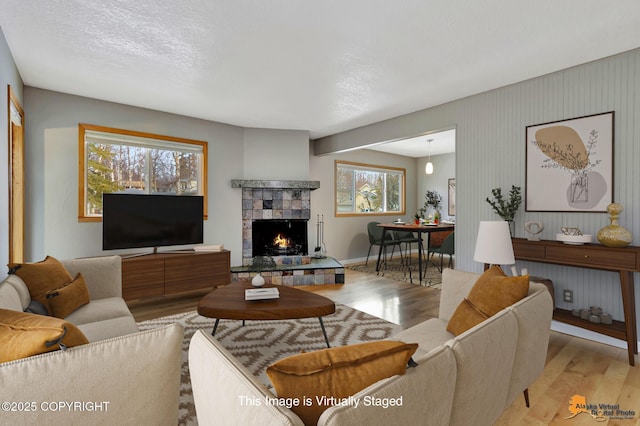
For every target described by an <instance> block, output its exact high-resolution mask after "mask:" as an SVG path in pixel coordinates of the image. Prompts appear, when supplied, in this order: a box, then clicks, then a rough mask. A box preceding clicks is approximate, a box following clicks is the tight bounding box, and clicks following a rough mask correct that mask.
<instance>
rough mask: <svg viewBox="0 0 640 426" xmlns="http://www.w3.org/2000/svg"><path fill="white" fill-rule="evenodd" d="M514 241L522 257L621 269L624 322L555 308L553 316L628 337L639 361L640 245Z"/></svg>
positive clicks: (629, 347)
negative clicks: (639, 282) (638, 284)
mask: <svg viewBox="0 0 640 426" xmlns="http://www.w3.org/2000/svg"><path fill="white" fill-rule="evenodd" d="M512 241H513V252H514V254H515V257H516V259H518V260H527V261H531V262H540V263H551V264H555V265H564V266H575V267H578V268H590V269H598V270H603V271H611V272H617V273H618V274H619V275H620V288H621V289H622V306H623V310H624V322H621V321H614V322H613V324H612V325H606V324H594V323H592V322H590V321H587V320H583V319H581V318H579V317H574V316H573V315H572V314H571V311H568V310H566V309H555V311H554V313H553V319H554V320H556V321H561V322H564V323H567V324H571V325H574V326H577V327H582V328H584V329H587V330H591V331H595V332H597V333H601V334H604V335H606V336H611V337H615V338H617V339H621V340H626V342H627V353H628V355H629V364H630V365H635V363H634V354H637V353H638V331H637V327H636V305H635V289H634V283H633V273H634V272H640V247H634V246H627V247H623V248H613V247H605V246H603V245H600V244H584V245H569V244H563V243H561V242H559V241H547V240H542V241H529V240H526V239H524V238H514V239H513V240H512Z"/></svg>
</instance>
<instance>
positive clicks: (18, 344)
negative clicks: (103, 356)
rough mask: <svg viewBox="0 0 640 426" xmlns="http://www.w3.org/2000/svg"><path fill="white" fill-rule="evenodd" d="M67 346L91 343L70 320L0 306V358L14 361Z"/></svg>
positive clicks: (0, 360)
mask: <svg viewBox="0 0 640 426" xmlns="http://www.w3.org/2000/svg"><path fill="white" fill-rule="evenodd" d="M60 343H62V344H63V345H64V346H66V347H72V346H78V345H83V344H85V343H89V341H88V340H87V338H86V337H85V335H84V334H83V333H82V331H80V329H78V327H76V326H75V325H73V324H71V323H70V322H68V321H64V320H61V319H59V318H54V317H47V316H43V315H36V314H30V313H26V312H20V311H11V310H8V309H0V362H8V361H13V360H15V359H21V358H26V357H28V356H32V355H38V354H41V353H45V352H51V351H54V350H57V349H60Z"/></svg>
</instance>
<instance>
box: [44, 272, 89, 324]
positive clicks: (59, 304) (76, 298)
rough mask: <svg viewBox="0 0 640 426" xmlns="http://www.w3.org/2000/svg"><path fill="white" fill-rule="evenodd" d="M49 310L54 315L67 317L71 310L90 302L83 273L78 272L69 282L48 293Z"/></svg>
mask: <svg viewBox="0 0 640 426" xmlns="http://www.w3.org/2000/svg"><path fill="white" fill-rule="evenodd" d="M47 301H48V303H49V312H50V313H51V315H53V316H54V317H58V318H66V317H67V316H68V315H69V314H70V313H71V312H73V311H75V310H76V309H78V308H79V307H80V306H82V305H86V304H87V303H89V289H88V288H87V283H86V282H85V281H84V277H83V276H82V274H80V273H78V275H76V277H75V278H74V279H73V281H71V282H70V283H69V284H65V285H64V286H62V287H60V288H58V289H56V290H51V291H49V292H48V293H47Z"/></svg>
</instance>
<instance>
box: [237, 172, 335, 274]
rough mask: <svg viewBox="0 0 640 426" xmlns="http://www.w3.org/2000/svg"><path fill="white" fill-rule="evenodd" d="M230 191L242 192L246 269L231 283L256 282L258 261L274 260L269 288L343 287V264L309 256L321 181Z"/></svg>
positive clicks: (246, 183)
mask: <svg viewBox="0 0 640 426" xmlns="http://www.w3.org/2000/svg"><path fill="white" fill-rule="evenodd" d="M231 186H232V187H233V188H241V189H242V266H241V267H233V268H231V275H232V281H238V280H248V279H250V278H251V277H253V276H254V275H255V274H256V272H255V271H252V270H251V263H252V261H253V257H254V256H256V255H270V256H271V257H272V258H273V259H274V260H275V261H276V264H277V265H278V266H277V268H276V269H275V270H272V271H262V273H261V275H262V276H263V277H264V278H265V281H266V282H267V283H273V284H282V285H311V284H336V283H339V284H341V283H344V267H343V266H342V265H341V264H340V263H339V262H337V261H336V260H335V259H332V258H326V259H315V258H314V257H313V256H310V255H309V242H308V241H307V234H308V230H307V228H308V226H309V219H310V217H311V212H310V198H311V197H310V195H311V191H313V190H314V189H317V188H319V187H320V182H318V181H290V180H232V181H231Z"/></svg>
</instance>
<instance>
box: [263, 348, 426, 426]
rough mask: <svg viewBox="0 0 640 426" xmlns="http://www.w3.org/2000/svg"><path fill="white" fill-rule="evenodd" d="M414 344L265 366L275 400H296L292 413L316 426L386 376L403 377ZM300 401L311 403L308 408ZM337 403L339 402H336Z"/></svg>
mask: <svg viewBox="0 0 640 426" xmlns="http://www.w3.org/2000/svg"><path fill="white" fill-rule="evenodd" d="M417 348H418V344H417V343H403V342H397V341H389V340H382V341H377V342H367V343H360V344H355V345H349V346H342V347H337V348H330V349H324V350H319V351H315V352H308V353H303V354H299V355H293V356H290V357H287V358H284V359H281V360H279V361H277V362H276V363H274V364H272V365H270V366H269V367H267V375H268V376H269V380H271V383H273V386H274V388H275V390H276V393H277V395H278V398H292V399H293V398H296V400H297V401H298V402H299V404H298V405H297V406H293V407H292V410H293V411H294V412H295V413H296V414H297V415H298V416H299V417H300V418H301V419H302V421H303V422H304V423H305V424H306V425H315V424H317V422H318V419H319V418H320V415H321V414H322V412H323V411H324V410H326V409H327V408H329V407H330V406H331V405H334V404H332V402H333V403H336V400H335V399H333V400H332V399H331V398H332V397H333V398H338V399H340V398H347V397H349V396H351V395H353V394H355V393H357V392H358V391H360V390H362V389H364V388H366V387H367V386H369V385H372V384H373V383H376V382H378V381H380V380H382V379H385V378H387V377H392V376H395V375H401V374H404V372H405V370H406V368H407V363H408V362H409V359H410V358H411V356H412V355H413V353H414V352H415V351H416V349H417ZM303 398H309V399H308V400H306V401H307V402H310V403H311V404H310V406H307V405H306V404H305V403H304V401H303ZM338 402H339V401H338Z"/></svg>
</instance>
